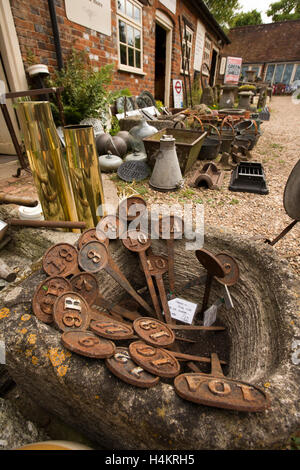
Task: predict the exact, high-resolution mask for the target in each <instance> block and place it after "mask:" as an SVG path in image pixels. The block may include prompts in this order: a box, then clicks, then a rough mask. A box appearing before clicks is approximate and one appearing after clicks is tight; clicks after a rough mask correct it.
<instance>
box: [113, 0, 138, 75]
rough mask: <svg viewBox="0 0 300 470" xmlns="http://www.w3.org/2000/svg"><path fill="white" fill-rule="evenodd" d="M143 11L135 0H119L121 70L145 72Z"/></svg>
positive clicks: (118, 20) (118, 19)
mask: <svg viewBox="0 0 300 470" xmlns="http://www.w3.org/2000/svg"><path fill="white" fill-rule="evenodd" d="M142 13H143V10H142V6H141V5H140V4H139V3H138V2H136V1H135V0H117V25H118V54H119V70H124V71H126V72H134V73H143V15H142Z"/></svg>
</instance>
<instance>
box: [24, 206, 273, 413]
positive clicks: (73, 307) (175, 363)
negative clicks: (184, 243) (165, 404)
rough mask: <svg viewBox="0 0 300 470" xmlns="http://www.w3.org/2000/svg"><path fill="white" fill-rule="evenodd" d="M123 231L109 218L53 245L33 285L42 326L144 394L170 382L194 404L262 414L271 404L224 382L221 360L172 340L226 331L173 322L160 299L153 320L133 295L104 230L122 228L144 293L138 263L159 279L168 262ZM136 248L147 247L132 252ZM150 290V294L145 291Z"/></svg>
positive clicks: (255, 391) (257, 392)
mask: <svg viewBox="0 0 300 470" xmlns="http://www.w3.org/2000/svg"><path fill="white" fill-rule="evenodd" d="M125 201H126V200H125ZM112 227H113V228H112ZM125 227H126V223H123V221H122V220H121V218H118V217H117V216H115V215H113V216H111V215H108V216H106V217H104V218H103V219H102V220H101V222H100V223H99V226H97V229H90V230H87V231H86V232H84V233H83V234H82V235H81V236H80V238H79V240H78V242H77V246H73V245H71V244H68V243H59V244H56V245H54V246H52V247H50V248H49V249H48V250H47V251H46V253H45V254H44V257H43V263H42V264H43V270H44V272H45V273H46V274H47V276H48V277H47V278H46V279H45V280H44V281H42V282H41V283H40V285H39V286H38V287H37V289H36V291H35V294H34V297H33V301H32V306H33V312H34V314H35V315H36V317H37V318H38V319H39V320H40V321H42V322H44V323H47V324H53V326H54V327H55V328H56V329H58V330H59V331H60V332H61V342H62V344H63V346H64V347H65V348H67V349H68V350H70V351H72V352H74V353H76V354H79V355H82V356H85V357H89V358H93V359H95V360H105V364H106V366H107V368H108V369H109V370H110V371H111V372H112V373H113V374H114V375H115V376H116V377H118V378H119V379H120V380H122V381H124V382H126V383H127V384H130V385H132V386H136V387H141V388H149V387H153V386H155V385H157V384H158V382H159V381H160V380H164V379H165V380H169V379H173V378H174V388H175V391H176V393H177V394H178V395H179V396H180V397H181V398H183V399H185V400H188V401H192V402H194V403H197V404H203V405H206V406H213V407H218V408H225V409H234V410H239V411H244V412H258V411H263V410H265V409H266V408H268V407H269V406H270V401H269V398H268V396H267V395H266V393H265V392H264V391H263V390H262V389H260V388H258V387H256V386H254V385H252V384H247V383H244V382H240V381H238V380H234V379H229V378H228V379H227V378H226V377H225V376H224V374H223V372H222V367H221V365H223V364H225V362H224V361H222V360H219V358H218V356H217V354H215V353H213V354H211V358H209V357H199V356H193V355H189V354H184V353H181V352H180V349H179V346H178V342H181V341H183V342H184V341H189V340H188V339H187V338H184V337H181V336H177V335H176V330H180V329H182V330H189V329H191V330H192V329H194V330H197V329H198V330H201V329H206V330H218V329H221V330H222V329H223V330H224V328H222V327H217V326H215V327H214V326H212V327H204V326H199V325H178V324H176V322H175V321H174V320H173V319H172V318H171V316H170V312H169V309H168V307H167V305H166V303H165V302H164V300H163V298H162V296H160V299H161V303H162V306H163V311H164V316H161V317H160V318H159V319H158V317H159V315H156V317H157V318H155V313H156V314H157V313H158V312H157V309H156V308H154V310H155V313H154V312H153V308H152V306H150V305H149V304H148V303H147V302H146V301H145V300H144V299H143V298H142V297H141V296H140V295H139V294H138V293H137V292H136V291H135V290H134V288H133V287H132V286H131V284H130V282H129V280H127V279H126V278H125V276H123V274H122V272H121V271H120V269H119V267H118V266H117V265H116V264H115V263H114V261H113V260H112V258H111V256H110V254H109V238H108V237H107V236H106V235H107V233H108V229H109V231H110V232H111V230H114V231H115V232H118V233H119V234H120V233H123V234H124V230H126V236H125V237H124V236H122V240H120V242H122V243H123V245H124V246H125V247H126V248H128V249H130V251H135V252H136V253H138V254H139V256H140V261H141V265H142V268H143V271H144V274H145V276H146V280H147V284H148V288H149V286H150V284H149V282H150V280H149V276H147V274H149V270H148V271H147V269H146V268H145V264H144V260H146V265H147V266H148V267H149V266H151V264H153V265H155V263H157V265H156V267H157V270H156V271H157V273H161V272H162V271H160V269H158V267H159V266H162V265H163V266H165V263H167V262H168V258H165V257H162V256H156V255H154V254H153V253H152V249H151V246H150V245H151V240H150V239H149V238H148V237H147V235H146V236H145V235H144V234H143V237H141V236H140V234H141V233H142V232H136V234H137V237H136V238H135V239H134V237H133V238H132V234H130V232H129V231H127V228H125ZM138 245H143V246H144V247H145V248H146V249H145V250H144V249H143V248H142V249H135V247H136V246H138ZM132 248H133V249H132ZM200 251H201V250H200ZM141 253H144V255H145V256H144V255H141ZM204 254H206V253H205V250H204ZM197 257H198V255H197ZM198 259H200V257H198ZM103 269H104V270H105V271H106V272H107V274H109V275H110V276H112V277H113V278H114V279H115V280H117V281H118V282H119V283H120V285H121V286H122V287H123V288H124V289H125V290H126V291H127V292H128V293H129V294H130V295H131V297H132V299H133V303H134V304H135V309H134V310H133V309H132V308H130V304H132V299H131V300H129V301H128V303H125V304H124V303H123V304H117V305H111V304H110V302H109V301H107V300H106V299H104V298H103V297H102V296H101V295H100V292H99V287H98V282H97V278H96V276H95V273H97V272H99V271H100V270H103ZM154 271H155V269H154ZM164 272H165V271H164ZM150 277H151V276H150ZM154 278H155V280H157V283H158V278H160V281H161V283H160V288H159V289H158V290H159V293H160V294H161V292H164V287H163V281H162V276H159V275H158V274H157V275H154ZM149 292H150V294H153V290H151V287H150V289H149ZM151 297H152V301H153V300H154V298H153V296H152V295H151ZM165 299H166V296H165ZM153 303H154V304H155V302H153ZM95 306H98V307H100V308H101V310H100V311H99V309H96V308H95ZM139 307H142V308H143V310H145V311H146V312H147V316H143V315H141V314H140V313H139V311H138V308H139ZM154 307H155V305H154ZM124 342H125V344H126V346H124ZM128 343H129V344H128ZM179 361H184V362H185V363H186V364H187V366H188V367H189V369H190V370H191V372H187V373H180V372H181V366H180V362H179ZM195 362H200V363H201V362H206V363H210V365H211V373H210V374H206V373H203V372H201V370H200V369H199V368H198V366H197V365H196V364H195Z"/></svg>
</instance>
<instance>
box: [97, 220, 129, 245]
mask: <svg viewBox="0 0 300 470" xmlns="http://www.w3.org/2000/svg"><path fill="white" fill-rule="evenodd" d="M98 230H101V231H102V232H103V233H104V234H105V236H106V237H107V238H108V239H109V240H116V239H118V238H120V236H122V234H123V233H124V232H125V230H126V228H125V224H124V222H123V221H122V220H120V219H119V217H118V216H117V215H112V214H110V215H106V216H105V217H103V218H102V219H101V220H100V222H99V223H98V225H97V227H96V231H98Z"/></svg>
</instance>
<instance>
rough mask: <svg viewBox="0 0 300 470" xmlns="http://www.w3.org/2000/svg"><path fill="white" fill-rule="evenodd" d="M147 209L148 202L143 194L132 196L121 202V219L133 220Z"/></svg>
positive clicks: (119, 208) (119, 209)
mask: <svg viewBox="0 0 300 470" xmlns="http://www.w3.org/2000/svg"><path fill="white" fill-rule="evenodd" d="M146 210H147V203H146V201H145V200H144V199H143V198H142V197H141V196H130V197H128V198H127V199H123V201H121V202H120V204H119V207H118V215H119V217H120V219H121V220H124V221H132V220H134V219H136V218H137V217H140V216H141V215H142V214H144V213H145V212H146Z"/></svg>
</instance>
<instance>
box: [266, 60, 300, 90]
mask: <svg viewBox="0 0 300 470" xmlns="http://www.w3.org/2000/svg"><path fill="white" fill-rule="evenodd" d="M290 64H293V65H294V68H293V71H292V74H291V79H290V83H289V85H291V84H292V83H293V81H294V77H295V75H296V70H297V66H298V65H300V63H298V62H294V63H293V62H270V63H267V64H266V71H265V74H264V80H266V77H267V71H268V66H269V65H275V67H274V71H273V75H272V79H271V80H270V82H271V85H272V86H273V85H274V78H275V73H276V68H277V65H284V68H283V71H282V75H281V78H283V77H284V74H285V68H286V66H287V65H290Z"/></svg>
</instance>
